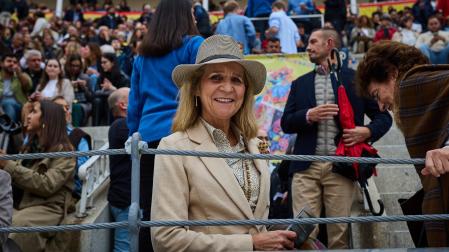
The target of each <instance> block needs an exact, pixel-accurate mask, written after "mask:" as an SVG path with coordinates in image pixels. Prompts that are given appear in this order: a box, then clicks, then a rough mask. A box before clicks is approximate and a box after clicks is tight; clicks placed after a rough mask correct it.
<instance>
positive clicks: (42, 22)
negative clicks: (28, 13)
mask: <svg viewBox="0 0 449 252" xmlns="http://www.w3.org/2000/svg"><path fill="white" fill-rule="evenodd" d="M34 15H35V17H36V23H35V24H34V27H33V31H32V32H31V34H30V35H31V37H34V36H38V35H40V34H41V32H42V30H43V29H45V28H49V26H50V24H49V23H48V21H47V19H46V18H45V14H44V13H43V12H40V11H38V12H36V13H35V14H34Z"/></svg>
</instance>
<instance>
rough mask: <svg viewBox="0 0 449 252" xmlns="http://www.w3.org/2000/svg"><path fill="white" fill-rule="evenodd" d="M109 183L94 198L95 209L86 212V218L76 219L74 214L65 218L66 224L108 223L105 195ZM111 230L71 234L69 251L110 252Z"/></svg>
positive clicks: (108, 216)
mask: <svg viewBox="0 0 449 252" xmlns="http://www.w3.org/2000/svg"><path fill="white" fill-rule="evenodd" d="M108 188H109V182H108V183H105V184H104V185H103V186H102V187H101V188H100V189H99V190H98V194H97V195H95V197H94V202H95V207H93V208H91V209H89V210H88V211H87V214H88V215H87V216H86V217H84V218H78V217H76V216H75V213H72V214H70V215H68V216H67V217H66V223H67V224H91V223H104V222H110V221H111V217H110V213H109V204H108V201H107V193H108ZM113 234H114V230H113V229H94V230H85V231H76V232H71V235H70V242H69V244H70V245H69V250H68V251H71V252H72V251H73V252H78V251H79V252H91V251H92V252H93V251H95V252H109V251H112V244H111V243H112V241H113Z"/></svg>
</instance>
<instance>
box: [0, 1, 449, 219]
mask: <svg viewBox="0 0 449 252" xmlns="http://www.w3.org/2000/svg"><path fill="white" fill-rule="evenodd" d="M192 2H193V5H192V6H193V8H192V11H193V17H194V18H195V20H196V26H197V28H198V31H199V33H200V35H201V36H203V37H204V38H207V37H209V36H211V35H213V34H223V35H229V36H231V37H233V38H234V39H235V40H236V41H237V42H238V44H239V46H240V49H241V50H242V52H243V53H244V54H279V53H284V54H287V53H288V54H290V53H297V52H304V51H306V48H308V47H307V46H308V42H309V37H310V35H311V33H312V30H313V29H314V28H319V27H320V24H319V22H318V23H317V22H316V20H314V19H313V18H305V19H304V18H302V19H297V18H295V17H294V16H295V15H308V14H319V13H320V10H319V9H318V8H317V6H316V3H315V1H313V0H288V1H287V0H284V1H280V0H277V1H275V0H254V1H253V0H248V1H247V6H241V5H240V4H239V3H238V2H237V1H233V0H228V1H219V2H213V1H211V8H218V9H219V10H222V11H223V18H222V19H221V20H220V21H219V22H217V23H211V19H210V16H209V14H208V12H207V11H206V10H205V9H204V7H203V6H202V4H201V0H195V1H192ZM217 3H218V4H217ZM324 5H325V11H324V13H323V14H324V19H325V23H324V27H327V28H334V29H335V30H336V31H337V32H338V33H339V35H341V41H339V42H336V43H338V44H341V45H342V47H346V48H348V50H350V51H351V52H352V53H354V54H359V53H365V52H367V51H368V49H369V48H370V47H372V46H373V45H374V44H376V43H378V42H379V41H384V40H392V41H398V42H402V43H404V44H407V45H411V46H415V47H417V48H418V49H419V50H420V51H421V52H422V53H423V54H424V55H425V56H427V57H428V59H429V60H430V62H431V63H434V64H447V63H449V60H448V57H449V22H448V19H447V16H448V15H449V6H447V2H446V1H437V2H436V3H435V2H431V1H430V0H417V1H416V3H415V4H413V6H411V7H405V8H404V9H402V10H399V11H398V10H396V9H394V8H393V7H389V8H388V9H382V8H379V9H378V10H376V11H375V12H373V13H372V14H371V16H367V15H356V14H353V13H351V12H350V11H349V10H348V9H347V8H346V7H345V5H346V3H345V1H344V0H341V1H340V0H334V1H331V0H326V1H324ZM86 11H102V13H103V14H102V16H101V17H99V18H96V19H92V18H88V17H86V15H85V12H86ZM127 11H131V8H130V6H129V5H128V4H127V1H126V0H121V1H116V2H113V1H112V0H105V1H102V2H101V3H100V2H99V1H96V0H85V1H84V0H72V1H70V6H69V7H67V8H66V9H65V10H64V14H63V16H62V17H58V16H56V15H55V14H54V11H53V10H51V9H49V8H48V7H47V6H45V5H42V4H37V3H36V2H35V1H25V0H0V52H1V57H0V105H1V107H0V109H1V112H2V113H4V114H7V115H8V116H9V117H10V118H11V119H12V120H13V121H15V122H21V123H23V125H24V126H25V127H24V129H25V130H26V126H27V124H28V121H27V120H26V118H27V117H28V116H29V113H30V111H31V110H33V107H32V106H33V105H32V104H31V102H36V101H39V102H41V103H42V102H43V101H46V100H51V101H54V102H55V103H58V101H59V103H58V104H60V105H62V106H63V108H64V112H65V117H66V121H65V123H66V124H67V135H68V136H69V137H70V136H71V132H72V131H74V129H76V128H77V127H81V126H86V125H92V126H100V125H111V124H112V123H113V121H114V119H115V118H116V117H124V116H125V115H124V114H120V115H119V116H118V115H116V114H117V111H115V110H114V108H110V106H112V105H114V106H116V105H117V104H116V103H117V102H114V101H115V100H117V99H118V98H114V97H111V94H113V93H114V91H116V90H122V91H123V90H127V88H128V87H130V86H131V84H130V83H131V76H132V75H133V66H134V61H135V60H136V59H138V57H137V56H138V55H139V54H142V53H139V47H140V45H141V43H142V42H143V41H145V40H144V37H145V35H146V34H147V33H148V32H149V30H148V27H149V24H150V22H151V20H152V18H153V17H154V9H153V8H152V7H151V5H150V4H143V5H142V8H141V10H140V11H141V15H140V17H139V18H137V19H134V20H132V19H130V18H129V17H128V16H127V15H122V14H120V12H127ZM193 17H192V18H193ZM251 18H257V19H256V20H251ZM335 37H338V36H335ZM198 44H199V42H198ZM156 51H157V50H156ZM140 52H141V51H140ZM153 56H154V55H153ZM136 65H138V64H136ZM134 69H135V68H134ZM152 78H158V77H156V76H152ZM175 91H177V90H175ZM127 92H128V90H127ZM111 98H113V99H112V101H113V102H112V103H111ZM108 100H109V101H110V102H109V103H108ZM132 102H136V101H134V100H133V101H131V103H132ZM127 103H128V102H127V101H126V104H127ZM43 104H44V105H45V106H47V105H46V103H45V102H44V103H43ZM124 104H125V102H123V104H122V105H123V108H122V110H123V111H125V112H126V111H127V106H125V105H124ZM175 105H176V104H175ZM49 106H52V105H49ZM132 109H133V108H131V110H132ZM134 109H135V108H134ZM123 111H122V112H123ZM125 112H123V113H125ZM121 123H122V124H123V123H124V119H122V120H121ZM167 130H169V129H167ZM75 132H77V135H78V137H77V138H76V139H75V140H73V139H72V138H71V139H70V141H71V143H72V145H73V146H75V147H76V148H74V149H76V150H88V149H90V148H91V146H90V137H89V136H88V135H86V134H85V133H83V132H81V133H80V131H77V130H75ZM61 134H62V133H61ZM63 135H64V134H63ZM159 139H160V138H159ZM26 140H27V139H26V138H25V143H26ZM153 140H154V139H153ZM149 141H151V139H150V140H149ZM154 147H156V146H154ZM77 161H78V162H77V163H76V164H75V163H74V164H73V165H72V166H73V167H72V170H73V169H75V170H76V169H78V168H79V166H80V165H81V164H82V162H80V161H81V160H77ZM84 161H85V160H84ZM67 177H70V179H68V178H65V179H66V182H67V181H69V180H70V181H69V182H71V185H70V186H69V187H70V188H67V190H66V191H67V192H68V191H72V193H73V196H74V198H77V197H79V194H80V190H81V186H82V185H81V183H80V181H79V179H78V178H77V177H75V178H74V180H75V182H74V185H73V182H72V181H71V180H72V177H71V176H67ZM72 187H73V188H72ZM66 212H67V209H66V208H64V209H63V211H62V212H61V214H65V213H66Z"/></svg>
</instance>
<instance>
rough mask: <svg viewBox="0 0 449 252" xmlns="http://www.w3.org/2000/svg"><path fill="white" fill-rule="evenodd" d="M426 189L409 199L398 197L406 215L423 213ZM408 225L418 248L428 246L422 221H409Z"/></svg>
mask: <svg viewBox="0 0 449 252" xmlns="http://www.w3.org/2000/svg"><path fill="white" fill-rule="evenodd" d="M423 200H424V190H423V189H421V190H419V191H417V192H416V193H415V194H414V195H413V196H412V197H411V198H409V199H398V202H399V204H400V206H401V209H402V212H403V213H404V215H421V214H422V203H423ZM407 227H408V230H409V232H410V235H411V236H412V240H413V243H414V244H415V247H416V248H425V247H427V236H426V232H425V229H424V223H423V222H422V221H407Z"/></svg>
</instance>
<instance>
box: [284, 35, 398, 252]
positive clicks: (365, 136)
mask: <svg viewBox="0 0 449 252" xmlns="http://www.w3.org/2000/svg"><path fill="white" fill-rule="evenodd" d="M339 47H340V38H339V36H338V33H337V32H336V31H335V30H333V29H327V28H323V29H320V30H317V31H315V32H313V33H312V34H311V35H310V38H309V44H308V46H307V53H308V54H309V58H310V61H311V62H313V63H315V64H316V68H315V70H314V71H312V72H309V73H307V74H305V75H303V76H301V77H299V78H298V79H297V80H295V81H294V82H293V83H292V86H291V90H290V94H289V97H288V100H287V104H286V106H285V110H284V114H283V116H282V119H281V127H282V129H283V131H284V132H285V133H296V134H297V138H296V143H295V147H294V151H293V153H294V154H297V155H326V156H330V155H335V150H336V142H337V141H336V139H337V138H339V137H342V138H343V140H344V143H345V144H346V145H347V146H352V145H354V144H356V143H361V142H365V141H370V142H374V141H376V140H378V139H379V138H380V137H382V136H383V135H384V134H385V133H386V132H387V131H388V129H389V128H390V126H391V123H392V119H391V116H390V115H389V114H388V113H387V112H380V111H379V109H378V106H377V104H376V103H375V102H374V101H373V100H367V99H362V98H360V97H357V96H356V95H355V90H354V85H353V79H354V71H353V70H351V69H347V68H344V69H342V71H341V82H342V84H343V85H344V86H345V88H346V92H347V94H348V98H349V100H350V102H351V104H352V107H353V110H354V121H355V124H356V125H357V126H356V127H355V128H354V129H349V130H344V131H343V132H342V130H341V127H340V125H339V123H338V121H337V117H336V116H337V115H338V112H339V108H338V105H337V104H336V103H337V98H338V97H337V88H338V83H337V80H336V79H335V78H334V75H333V74H331V73H330V69H329V66H328V59H330V53H331V50H332V49H333V48H339ZM365 114H366V115H368V117H370V119H371V122H370V123H369V124H367V125H365V124H364V116H365ZM289 174H290V176H292V177H293V178H292V187H291V192H292V200H293V213H294V214H295V215H296V214H298V213H299V211H300V210H301V209H303V208H304V207H308V208H309V210H310V214H312V215H314V216H315V217H319V216H320V214H321V211H322V208H323V207H324V208H325V214H326V217H345V216H349V215H350V211H351V205H352V200H353V195H354V182H353V181H351V180H349V179H347V178H345V177H343V176H341V175H339V174H336V173H334V172H332V163H329V162H312V163H311V162H291V163H290V167H289ZM327 231H328V247H329V248H341V249H344V248H349V239H348V238H349V234H348V225H347V224H331V225H328V226H327ZM317 234H318V228H317V229H316V230H315V231H314V232H313V233H312V236H313V237H316V235H317Z"/></svg>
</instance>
